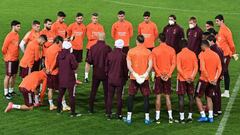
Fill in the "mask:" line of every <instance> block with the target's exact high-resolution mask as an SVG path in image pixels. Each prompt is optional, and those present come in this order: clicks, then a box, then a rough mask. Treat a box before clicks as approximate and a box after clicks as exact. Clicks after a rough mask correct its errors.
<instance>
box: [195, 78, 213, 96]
mask: <svg viewBox="0 0 240 135" xmlns="http://www.w3.org/2000/svg"><path fill="white" fill-rule="evenodd" d="M215 88H216V86H214V85H212V84H210V83H209V82H205V81H202V80H199V82H198V84H197V88H196V91H195V96H197V97H199V98H201V97H203V96H204V94H205V96H207V97H212V96H213V92H214V89H215Z"/></svg>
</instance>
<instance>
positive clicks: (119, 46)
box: [114, 39, 124, 48]
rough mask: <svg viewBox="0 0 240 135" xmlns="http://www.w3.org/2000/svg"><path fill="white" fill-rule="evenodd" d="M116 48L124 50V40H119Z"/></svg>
mask: <svg viewBox="0 0 240 135" xmlns="http://www.w3.org/2000/svg"><path fill="white" fill-rule="evenodd" d="M114 46H115V47H116V48H123V46H124V41H123V40H122V39H118V40H116V41H115V45H114Z"/></svg>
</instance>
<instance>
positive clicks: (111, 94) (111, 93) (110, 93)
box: [107, 84, 123, 115]
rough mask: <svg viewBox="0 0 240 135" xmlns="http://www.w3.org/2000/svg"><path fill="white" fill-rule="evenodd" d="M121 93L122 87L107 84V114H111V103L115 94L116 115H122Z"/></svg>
mask: <svg viewBox="0 0 240 135" xmlns="http://www.w3.org/2000/svg"><path fill="white" fill-rule="evenodd" d="M122 91H123V86H114V85H111V84H108V99H107V114H109V115H111V114H112V102H113V97H114V94H115V92H116V95H117V115H122V104H123V100H122Z"/></svg>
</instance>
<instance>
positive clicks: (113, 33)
mask: <svg viewBox="0 0 240 135" xmlns="http://www.w3.org/2000/svg"><path fill="white" fill-rule="evenodd" d="M115 35H116V29H115V24H113V25H112V29H111V36H112V38H113V39H114V40H116V38H115Z"/></svg>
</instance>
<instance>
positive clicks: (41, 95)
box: [40, 77, 47, 103]
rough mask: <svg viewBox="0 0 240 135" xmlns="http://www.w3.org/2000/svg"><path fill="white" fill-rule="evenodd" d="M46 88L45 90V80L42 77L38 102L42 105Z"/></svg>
mask: <svg viewBox="0 0 240 135" xmlns="http://www.w3.org/2000/svg"><path fill="white" fill-rule="evenodd" d="M46 88H47V78H46V77H44V78H43V83H42V90H41V93H40V102H41V103H43V99H44V95H45V92H46Z"/></svg>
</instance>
